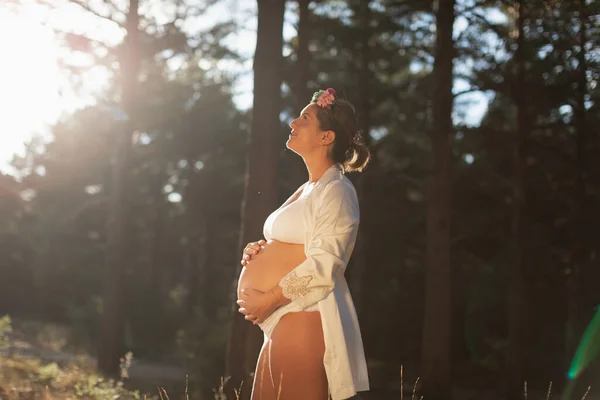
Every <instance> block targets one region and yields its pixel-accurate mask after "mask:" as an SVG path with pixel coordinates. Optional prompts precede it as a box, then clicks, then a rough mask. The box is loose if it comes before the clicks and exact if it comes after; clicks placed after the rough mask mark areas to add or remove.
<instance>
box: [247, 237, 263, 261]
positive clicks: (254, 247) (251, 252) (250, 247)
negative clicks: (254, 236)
mask: <svg viewBox="0 0 600 400" xmlns="http://www.w3.org/2000/svg"><path fill="white" fill-rule="evenodd" d="M265 243H266V242H265V241H264V240H262V239H261V240H259V241H258V242H250V243H248V244H247V245H246V247H245V248H244V251H243V252H242V265H243V266H246V265H247V264H248V263H249V262H250V259H251V258H252V257H254V256H255V255H257V254H258V252H259V251H261V250H262V246H263V245H264V244H265Z"/></svg>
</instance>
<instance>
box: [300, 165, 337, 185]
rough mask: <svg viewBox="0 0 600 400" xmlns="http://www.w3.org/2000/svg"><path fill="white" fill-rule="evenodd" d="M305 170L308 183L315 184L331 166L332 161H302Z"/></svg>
mask: <svg viewBox="0 0 600 400" xmlns="http://www.w3.org/2000/svg"><path fill="white" fill-rule="evenodd" d="M304 163H305V164H306V169H307V170H308V183H315V182H316V181H318V180H319V178H321V177H322V176H323V174H324V173H325V171H327V170H328V169H329V168H331V166H332V165H333V164H335V163H334V162H333V161H331V160H329V159H327V160H322V159H320V160H306V159H305V160H304Z"/></svg>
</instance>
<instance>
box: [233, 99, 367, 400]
mask: <svg viewBox="0 0 600 400" xmlns="http://www.w3.org/2000/svg"><path fill="white" fill-rule="evenodd" d="M290 127H291V128H292V131H291V134H290V136H289V139H288V142H287V147H288V148H289V149H290V150H292V151H294V152H295V153H297V154H298V155H300V156H301V157H302V159H303V160H304V163H305V164H306V167H307V169H308V176H309V179H308V182H306V183H305V184H304V185H302V186H301V187H300V188H298V190H297V191H296V192H295V193H294V194H293V195H292V196H291V197H290V198H289V199H288V200H287V201H286V202H285V203H284V204H283V205H282V206H281V207H279V208H278V209H277V210H275V211H274V212H273V213H272V214H271V215H270V216H269V217H268V218H267V220H266V222H265V224H264V229H263V233H264V236H265V239H266V241H260V242H259V243H251V244H249V245H248V246H247V247H246V248H245V249H244V258H243V260H242V264H243V265H244V268H243V269H242V273H241V275H240V278H239V282H238V302H237V303H238V305H239V307H240V309H239V311H240V312H241V313H243V314H245V315H246V317H245V318H246V319H247V320H249V321H251V322H253V323H255V324H258V326H259V327H260V328H261V329H262V330H263V332H264V335H265V342H264V344H263V347H262V350H261V352H260V356H259V360H258V363H257V367H256V373H255V375H254V385H253V389H252V400H276V399H278V400H295V399H298V400H327V399H328V398H329V396H331V398H332V399H333V400H342V399H347V398H349V397H352V396H354V395H355V394H356V393H357V392H359V391H365V390H368V389H369V380H368V376H367V367H366V362H365V355H364V350H363V344H362V338H361V334H360V328H359V324H358V319H357V316H356V311H355V308H354V304H353V302H352V297H351V296H350V292H349V290H348V285H347V283H346V280H345V277H344V272H345V270H346V266H347V264H348V260H349V259H350V255H351V254H352V250H353V248H354V244H355V241H356V235H357V231H358V224H359V207H358V199H357V197H356V191H355V189H354V187H353V186H352V183H351V182H350V180H348V178H346V177H345V176H344V172H347V171H362V169H363V168H364V167H365V165H366V164H367V162H368V161H369V157H370V155H369V151H368V150H367V148H366V147H365V146H364V144H363V142H362V140H361V137H360V134H359V133H358V129H357V122H356V115H355V111H354V108H353V107H352V105H351V104H350V103H349V102H348V101H345V100H341V99H337V98H336V93H335V91H334V90H333V89H327V90H325V91H319V92H317V93H315V94H314V95H313V98H312V101H311V103H310V104H309V105H308V106H306V107H305V108H304V109H303V110H302V113H301V115H300V116H299V117H298V118H297V119H295V120H294V121H292V122H291V124H290Z"/></svg>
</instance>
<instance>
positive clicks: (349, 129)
mask: <svg viewBox="0 0 600 400" xmlns="http://www.w3.org/2000/svg"><path fill="white" fill-rule="evenodd" d="M311 103H315V104H316V103H317V101H316V99H314V100H313V101H311ZM317 119H318V120H319V128H320V129H321V130H322V131H329V130H331V131H333V132H335V140H334V142H333V152H332V158H333V161H335V162H336V163H338V164H340V165H341V167H342V169H343V170H344V171H345V172H353V171H362V170H363V169H365V167H366V166H367V164H368V162H369V160H370V159H371V152H370V151H369V149H368V148H367V146H366V145H365V142H364V139H363V138H362V136H361V133H360V132H359V130H358V121H357V119H356V112H355V110H354V106H353V105H352V104H351V103H350V102H349V101H347V100H344V99H336V100H335V102H334V103H333V104H332V105H331V108H324V107H320V106H319V107H318V111H317Z"/></svg>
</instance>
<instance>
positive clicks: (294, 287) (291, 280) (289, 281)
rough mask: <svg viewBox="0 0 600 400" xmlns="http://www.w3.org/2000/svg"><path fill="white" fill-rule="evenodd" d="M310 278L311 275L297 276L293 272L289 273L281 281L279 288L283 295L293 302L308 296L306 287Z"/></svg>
mask: <svg viewBox="0 0 600 400" xmlns="http://www.w3.org/2000/svg"><path fill="white" fill-rule="evenodd" d="M312 278H313V277H312V275H307V276H298V275H297V274H296V273H295V272H291V273H289V274H288V275H287V276H285V277H284V278H283V279H282V280H281V282H280V283H279V286H281V289H282V292H283V295H284V296H285V297H287V298H288V299H290V300H292V301H293V300H296V299H298V298H300V297H302V296H305V295H307V294H308V292H309V290H308V289H307V286H308V283H309V282H310V281H311V280H312Z"/></svg>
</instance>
